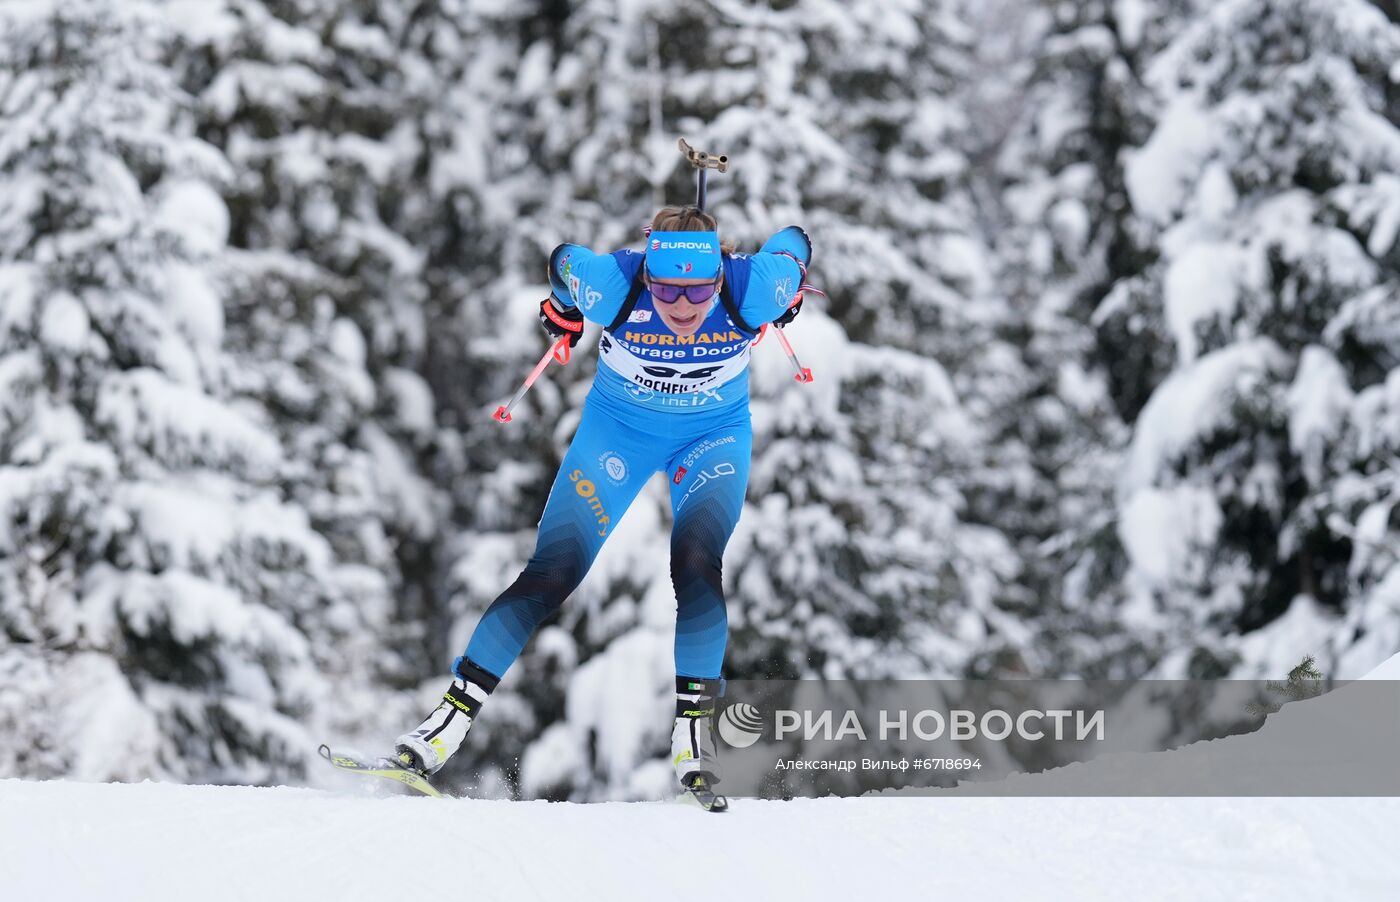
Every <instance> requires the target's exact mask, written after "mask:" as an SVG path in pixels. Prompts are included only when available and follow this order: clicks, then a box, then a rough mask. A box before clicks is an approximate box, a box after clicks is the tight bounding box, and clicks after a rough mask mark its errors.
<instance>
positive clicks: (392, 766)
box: [317, 745, 451, 799]
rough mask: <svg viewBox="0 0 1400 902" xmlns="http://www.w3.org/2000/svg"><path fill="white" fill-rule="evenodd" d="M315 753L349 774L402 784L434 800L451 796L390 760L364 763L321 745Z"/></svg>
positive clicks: (379, 759)
mask: <svg viewBox="0 0 1400 902" xmlns="http://www.w3.org/2000/svg"><path fill="white" fill-rule="evenodd" d="M317 751H319V752H320V753H321V757H322V758H325V759H326V760H327V761H329V762H330V763H331V766H332V767H337V768H339V769H341V770H348V771H350V772H351V773H356V774H363V775H365V776H366V777H380V778H382V779H385V780H393V781H394V782H395V783H402V784H403V785H404V786H407V787H408V788H409V789H412V790H414V791H415V792H420V793H422V794H423V795H425V796H432V797H433V798H435V799H447V798H451V796H446V795H443V794H442V793H440V792H438V791H437V790H436V789H434V788H433V784H431V783H429V782H428V778H427V777H424V776H423V775H422V774H420V773H418V772H417V771H414V770H409V769H408V768H406V767H403V766H402V765H400V764H399V763H398V762H396V761H394V760H393V759H392V758H376V759H375V760H373V761H365V760H363V759H361V758H356V757H354V756H353V755H346V754H343V753H340V752H332V751H331V750H330V746H326V745H323V746H321V747H320V748H319V749H318V750H317Z"/></svg>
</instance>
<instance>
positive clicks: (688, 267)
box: [647, 232, 721, 279]
mask: <svg viewBox="0 0 1400 902" xmlns="http://www.w3.org/2000/svg"><path fill="white" fill-rule="evenodd" d="M720 266H721V261H720V255H719V235H718V234H716V233H715V232H652V233H651V235H650V237H649V238H648V239H647V272H648V273H650V274H651V277H652V278H653V279H710V278H714V277H717V276H718V275H719V270H720Z"/></svg>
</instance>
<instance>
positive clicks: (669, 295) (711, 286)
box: [647, 279, 719, 304]
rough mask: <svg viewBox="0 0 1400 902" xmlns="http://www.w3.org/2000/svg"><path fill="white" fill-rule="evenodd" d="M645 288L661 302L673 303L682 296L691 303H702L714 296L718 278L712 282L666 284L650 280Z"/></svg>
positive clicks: (717, 286)
mask: <svg viewBox="0 0 1400 902" xmlns="http://www.w3.org/2000/svg"><path fill="white" fill-rule="evenodd" d="M647 288H648V289H649V290H650V291H651V296H652V297H654V298H656V299H657V300H658V301H660V302H661V303H663V304H674V303H676V301H679V300H680V299H681V298H682V297H684V298H685V299H686V300H687V301H690V302H691V303H692V304H704V303H706V302H708V301H709V300H710V299H711V298H713V297H714V296H715V292H717V291H719V279H715V280H714V281H713V282H703V283H701V284H699V285H667V284H665V283H663V282H652V283H650V284H649V285H648V286H647Z"/></svg>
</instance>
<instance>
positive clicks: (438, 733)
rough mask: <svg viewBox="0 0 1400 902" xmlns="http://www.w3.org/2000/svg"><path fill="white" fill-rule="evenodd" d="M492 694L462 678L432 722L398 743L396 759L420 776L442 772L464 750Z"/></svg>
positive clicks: (455, 682) (450, 688)
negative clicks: (468, 736) (453, 757)
mask: <svg viewBox="0 0 1400 902" xmlns="http://www.w3.org/2000/svg"><path fill="white" fill-rule="evenodd" d="M491 688H492V689H494V688H495V686H494V685H492V687H491ZM490 694H491V690H490V689H486V688H483V687H482V686H481V685H479V684H478V683H476V682H473V681H471V680H467V679H463V678H462V677H461V676H458V677H457V679H455V680H453V681H452V685H451V686H448V687H447V691H446V692H444V693H443V695H442V703H441V704H439V705H438V706H437V708H436V709H434V711H433V713H432V714H429V715H428V719H427V720H425V721H423V722H422V723H421V724H419V725H418V726H417V728H415V729H413V730H411V731H410V732H408V733H405V734H403V735H402V736H400V737H399V738H398V739H397V740H395V741H394V752H395V759H396V760H397V761H398V763H399V764H401V765H402V766H403V767H405V768H408V769H409V770H413V771H417V772H418V773H420V774H427V775H431V774H435V773H437V772H438V771H440V770H442V766H443V765H444V764H446V763H447V759H448V758H451V757H452V755H453V754H454V753H455V752H456V751H457V749H459V748H461V746H462V741H463V740H464V739H466V738H467V730H469V729H471V725H472V722H473V721H475V720H476V716H477V713H478V712H479V711H480V710H481V703H482V702H484V701H486V697H487V696H488V695H490Z"/></svg>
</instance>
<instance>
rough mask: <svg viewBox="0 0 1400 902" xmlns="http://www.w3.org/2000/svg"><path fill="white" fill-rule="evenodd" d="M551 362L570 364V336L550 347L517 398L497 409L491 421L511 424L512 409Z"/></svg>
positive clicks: (516, 394) (562, 338) (517, 393)
mask: <svg viewBox="0 0 1400 902" xmlns="http://www.w3.org/2000/svg"><path fill="white" fill-rule="evenodd" d="M551 360H558V361H559V365H560V366H564V365H565V364H567V363H568V362H569V336H567V335H565V336H562V337H561V338H560V339H559V340H558V341H556V342H555V343H554V344H552V345H550V346H549V350H548V351H545V352H544V356H543V357H541V358H540V362H539V363H537V364H535V368H534V369H533V370H531V371H530V375H528V376H526V377H525V384H524V385H522V386H520V390H519V391H517V392H516V393H515V397H513V398H511V399H510V401H509V403H506V404H502V405H501V406H500V407H497V408H496V412H495V413H494V414H492V416H491V419H493V420H495V421H496V422H498V423H509V422H510V411H511V408H513V407H515V405H516V404H518V403H520V399H521V398H523V397H525V393H526V392H527V391H529V390H530V386H532V385H534V384H535V380H536V379H538V378H540V373H543V372H544V369H545V367H547V366H549V361H551Z"/></svg>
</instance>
